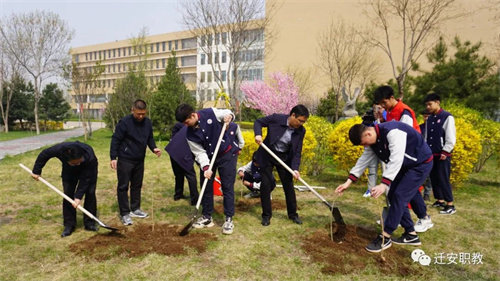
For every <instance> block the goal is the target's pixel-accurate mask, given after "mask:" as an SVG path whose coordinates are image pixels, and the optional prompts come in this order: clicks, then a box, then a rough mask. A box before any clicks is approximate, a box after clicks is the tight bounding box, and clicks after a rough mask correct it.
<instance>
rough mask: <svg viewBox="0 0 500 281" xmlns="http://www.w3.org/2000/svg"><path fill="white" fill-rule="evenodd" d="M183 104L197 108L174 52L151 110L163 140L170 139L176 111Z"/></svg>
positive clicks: (153, 97)
mask: <svg viewBox="0 0 500 281" xmlns="http://www.w3.org/2000/svg"><path fill="white" fill-rule="evenodd" d="M182 103H187V104H190V105H192V106H193V107H195V104H196V100H195V98H194V97H193V96H192V95H191V93H190V92H189V90H188V89H187V87H186V85H185V84H184V82H183V81H182V77H181V74H180V70H179V68H178V67H177V58H176V56H175V52H172V56H171V57H170V58H169V59H168V62H167V68H166V69H165V76H163V77H162V78H161V80H160V82H159V83H158V87H157V90H156V91H155V92H154V93H153V96H152V99H151V107H150V110H149V113H150V117H151V121H152V122H153V129H154V130H155V132H157V133H159V136H160V138H161V139H166V138H169V137H170V132H171V129H172V127H173V126H174V124H175V122H176V121H175V109H176V108H177V106H178V105H179V104H182Z"/></svg>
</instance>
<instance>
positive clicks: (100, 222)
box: [19, 164, 118, 231]
mask: <svg viewBox="0 0 500 281" xmlns="http://www.w3.org/2000/svg"><path fill="white" fill-rule="evenodd" d="M19 166H20V167H21V168H23V169H25V170H26V172H28V173H30V174H31V170H30V169H29V168H28V167H26V166H24V165H23V164H19ZM38 180H39V181H41V182H43V183H44V184H45V185H47V186H48V187H50V188H51V189H52V190H54V191H55V192H57V194H59V195H61V196H62V197H63V198H64V199H66V200H67V201H68V202H70V203H71V204H74V203H75V201H73V199H71V198H69V196H68V195H66V194H64V193H63V192H61V191H60V190H59V189H57V187H55V186H53V185H52V184H50V183H49V182H48V181H46V180H45V179H44V178H42V177H39V178H38ZM78 209H79V210H80V211H82V212H83V213H84V214H85V215H87V216H88V217H89V218H91V219H93V220H95V221H96V222H97V223H98V224H99V225H100V226H102V227H104V228H106V229H109V230H111V231H118V228H114V227H111V226H109V225H107V224H105V223H103V222H102V221H100V220H99V219H97V218H96V217H95V216H94V215H92V213H90V212H89V211H87V210H85V208H83V207H82V206H80V205H78Z"/></svg>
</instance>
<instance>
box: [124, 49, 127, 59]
mask: <svg viewBox="0 0 500 281" xmlns="http://www.w3.org/2000/svg"><path fill="white" fill-rule="evenodd" d="M126 55H127V48H125V47H123V56H124V57H125V56H126Z"/></svg>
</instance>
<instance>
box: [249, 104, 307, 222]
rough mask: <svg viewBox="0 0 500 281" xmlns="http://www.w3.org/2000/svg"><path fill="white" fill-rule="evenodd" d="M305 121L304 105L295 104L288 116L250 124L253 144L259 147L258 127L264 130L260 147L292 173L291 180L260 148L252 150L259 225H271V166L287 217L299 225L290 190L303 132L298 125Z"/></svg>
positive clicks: (264, 118)
mask: <svg viewBox="0 0 500 281" xmlns="http://www.w3.org/2000/svg"><path fill="white" fill-rule="evenodd" d="M308 118H309V110H307V108H306V107H305V106H303V105H301V104H299V105H296V106H294V107H293V108H292V110H291V111H290V115H286V114H272V115H269V116H266V117H263V118H259V119H257V120H256V121H255V123H254V125H253V130H254V134H255V142H256V143H257V144H259V145H260V144H261V143H262V127H267V136H266V139H265V140H264V144H265V145H266V146H268V147H269V149H271V150H272V151H273V152H274V154H276V156H278V157H279V158H280V159H281V160H282V161H283V162H285V163H286V164H287V165H288V166H289V167H290V168H291V169H292V170H293V171H294V174H293V177H292V175H291V174H290V173H289V172H288V171H287V170H286V169H285V168H284V167H282V166H281V164H279V163H278V161H276V160H275V159H274V158H273V157H271V155H269V153H267V151H265V150H264V149H263V148H262V147H259V149H258V150H257V151H256V155H255V158H256V161H257V163H258V164H259V165H260V166H261V169H262V183H261V186H260V202H261V205H262V225H263V226H268V225H269V224H270V223H271V216H272V209H271V190H272V188H273V186H274V185H273V182H274V178H273V177H274V176H273V168H274V167H276V170H277V171H278V175H279V177H280V180H281V182H282V184H283V190H284V192H285V198H286V208H287V212H288V218H289V219H291V220H292V221H293V222H294V223H296V224H302V221H301V220H300V218H299V215H298V214H297V200H296V197H295V190H294V188H293V178H295V179H298V178H299V177H300V173H299V171H298V170H299V166H300V159H301V156H302V155H301V154H302V142H303V140H304V136H305V134H306V129H305V128H304V126H302V125H304V123H305V122H306V121H307V119H308Z"/></svg>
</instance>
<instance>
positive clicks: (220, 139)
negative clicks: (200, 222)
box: [179, 122, 227, 236]
mask: <svg viewBox="0 0 500 281" xmlns="http://www.w3.org/2000/svg"><path fill="white" fill-rule="evenodd" d="M226 126H227V124H226V123H225V122H224V125H223V126H222V130H221V132H220V135H219V139H218V140H217V145H216V146H215V150H214V156H213V157H212V159H211V160H210V165H209V166H208V170H212V167H213V166H214V163H215V158H217V153H218V152H219V147H220V143H221V141H222V137H223V136H224V132H225V131H226ZM207 183H208V179H207V178H205V179H204V180H203V185H202V187H201V191H200V195H198V202H196V210H195V211H194V215H193V218H191V221H190V222H189V223H188V224H187V225H186V226H185V227H184V228H183V229H182V230H181V232H180V233H179V235H180V236H185V235H187V234H188V233H189V231H190V230H191V228H193V223H194V222H195V221H196V219H197V218H198V215H199V213H198V211H199V210H200V204H201V199H202V197H203V193H205V188H206V187H207Z"/></svg>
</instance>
